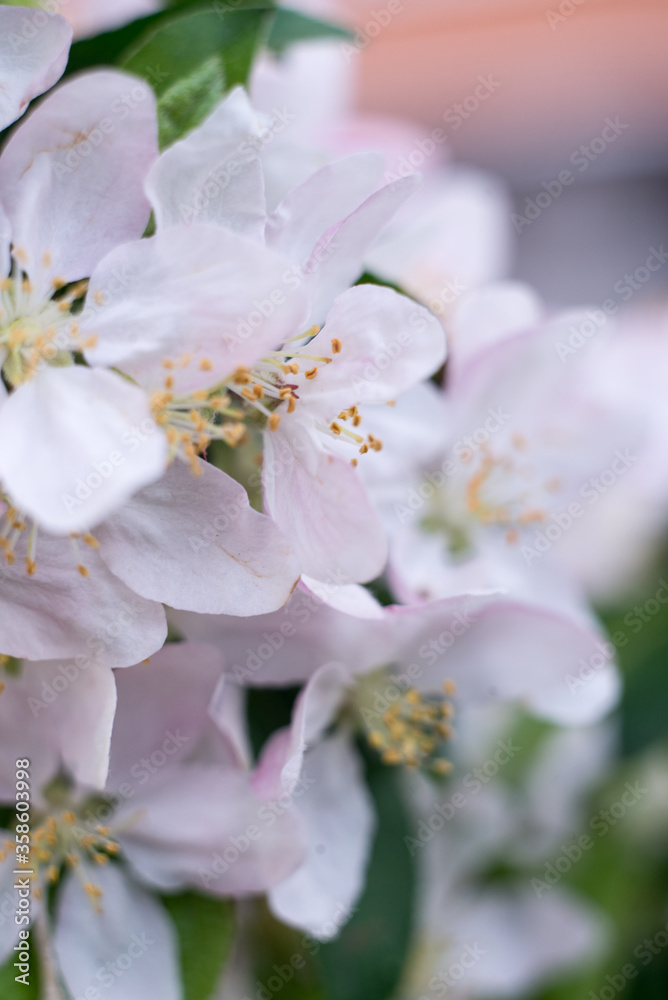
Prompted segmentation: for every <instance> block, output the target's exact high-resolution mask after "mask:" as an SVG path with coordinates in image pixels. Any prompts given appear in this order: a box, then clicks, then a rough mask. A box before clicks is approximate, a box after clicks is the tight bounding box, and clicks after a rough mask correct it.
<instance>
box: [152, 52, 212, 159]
mask: <svg viewBox="0 0 668 1000" xmlns="http://www.w3.org/2000/svg"><path fill="white" fill-rule="evenodd" d="M224 93H225V77H224V76H223V67H222V65H221V62H220V59H218V57H217V56H212V57H211V59H209V60H207V61H206V62H204V63H202V65H201V66H198V68H197V69H196V70H195V71H194V72H193V73H191V74H190V76H187V77H184V78H183V79H182V80H177V82H176V83H175V84H173V86H171V87H170V88H169V90H167V91H165V93H164V94H163V95H162V96H161V97H160V98H159V100H158V131H159V137H160V148H161V149H165V147H167V146H171V145H172V144H173V143H175V142H176V140H177V139H180V138H181V137H182V136H184V135H185V134H186V133H187V132H190V131H191V130H192V129H194V128H197V126H198V125H201V123H202V122H203V121H204V119H205V118H206V117H207V115H209V114H211V112H212V111H213V109H214V108H215V107H216V105H217V104H218V102H219V101H220V99H221V98H222V96H223V94H224Z"/></svg>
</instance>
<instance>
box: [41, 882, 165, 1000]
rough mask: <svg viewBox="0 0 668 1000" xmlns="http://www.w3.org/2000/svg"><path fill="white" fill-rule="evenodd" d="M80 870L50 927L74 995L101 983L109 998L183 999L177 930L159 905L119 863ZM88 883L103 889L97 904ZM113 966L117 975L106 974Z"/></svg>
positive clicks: (62, 895) (66, 888) (63, 894)
mask: <svg viewBox="0 0 668 1000" xmlns="http://www.w3.org/2000/svg"><path fill="white" fill-rule="evenodd" d="M80 874H81V875H82V876H83V877H82V878H77V877H76V876H75V875H74V874H72V875H70V876H69V877H68V878H67V880H66V882H65V884H64V885H63V886H62V888H61V891H60V894H59V897H58V903H57V908H56V920H55V931H54V944H55V949H56V954H57V956H58V962H59V965H60V969H61V971H62V973H63V977H64V979H65V983H66V984H67V987H68V989H69V991H70V992H71V994H72V996H73V997H83V996H85V995H86V993H87V992H88V995H89V996H90V995H91V994H90V990H91V988H92V989H97V992H98V993H99V988H98V987H99V986H100V985H101V984H102V985H103V986H104V995H105V997H107V998H108V1000H146V998H147V997H150V996H156V997H160V1000H182V997H183V992H182V989H181V985H180V979H181V971H180V968H179V960H178V942H177V939H176V931H175V930H174V926H173V924H172V922H171V920H170V918H169V916H168V915H167V911H166V910H165V908H164V907H163V906H162V904H161V903H160V902H158V900H156V899H155V898H154V897H153V896H151V895H150V894H149V893H148V892H145V891H144V890H143V889H141V888H140V887H139V886H138V885H136V884H135V883H134V882H133V881H132V880H131V879H130V878H129V876H128V875H127V874H126V872H125V871H124V870H123V868H121V867H120V866H118V865H107V866H106V867H105V868H102V867H98V868H95V870H94V871H93V870H92V869H90V868H86V869H85V870H84V871H83V872H81V873H80ZM86 881H90V882H92V883H93V884H94V885H97V886H98V888H100V889H101V890H102V896H101V898H100V905H99V907H98V908H94V907H93V905H92V902H91V899H90V897H89V896H88V895H87V893H86V892H85V890H84V886H83V883H84V882H86ZM119 959H120V962H121V964H120V965H118V964H117V963H118V962H119ZM112 967H113V968H114V969H115V970H116V971H117V973H120V974H118V975H117V974H116V973H114V974H113V975H112V974H110V973H109V971H108V970H109V969H110V968H112ZM100 970H103V973H104V974H103V977H102V978H101V977H100V975H99V973H100ZM105 970H107V971H105Z"/></svg>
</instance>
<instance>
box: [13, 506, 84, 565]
mask: <svg viewBox="0 0 668 1000" xmlns="http://www.w3.org/2000/svg"><path fill="white" fill-rule="evenodd" d="M38 533H39V529H38V527H37V525H36V524H35V523H34V522H33V523H32V524H31V523H30V522H29V519H28V518H26V517H24V516H23V515H22V514H21V512H20V511H19V510H17V509H16V507H14V506H13V505H12V503H11V501H10V500H9V498H8V497H6V496H3V494H2V493H0V553H1V554H2V556H3V557H4V560H5V562H6V563H7V565H8V566H13V565H14V564H15V562H16V555H17V550H20V551H22V552H24V553H25V555H23V558H24V559H25V567H26V572H27V574H28V576H35V575H36V573H37V539H38ZM69 537H70V545H71V546H72V552H73V558H74V565H75V566H76V569H77V572H78V573H79V574H80V575H81V576H83V577H87V576H89V571H88V567H87V566H86V565H85V557H83V558H82V555H81V548H80V545H79V541H80V540H81V541H83V542H84V544H85V545H87V546H88V547H89V548H91V549H96V548H97V547H98V541H97V539H96V538H95V537H94V536H93V535H91V534H90V532H85V533H84V534H83V535H80V534H76V533H74V534H71V535H70V536H69ZM63 541H64V540H63Z"/></svg>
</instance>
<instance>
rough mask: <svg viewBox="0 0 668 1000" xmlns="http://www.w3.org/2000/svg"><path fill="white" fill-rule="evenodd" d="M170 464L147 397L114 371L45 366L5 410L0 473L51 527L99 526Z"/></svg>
mask: <svg viewBox="0 0 668 1000" xmlns="http://www.w3.org/2000/svg"><path fill="white" fill-rule="evenodd" d="M166 464H167V441H166V439H165V437H164V435H163V434H162V433H160V431H159V430H158V428H157V426H156V424H155V422H154V421H153V418H152V416H151V410H150V407H149V401H148V397H147V396H146V394H145V393H144V392H143V391H142V390H141V389H139V388H137V387H136V386H133V385H132V384H131V383H129V382H128V381H126V380H125V379H123V378H121V376H120V375H116V374H115V373H113V372H108V371H102V370H95V369H91V368H85V367H84V366H82V365H72V366H70V367H68V368H56V367H46V368H44V369H43V370H42V371H40V372H38V373H37V375H35V377H34V378H32V379H31V380H30V381H28V382H26V383H25V384H24V385H22V386H19V388H18V389H17V390H16V391H15V392H13V393H12V394H11V395H10V396H9V398H8V399H7V401H6V402H5V403H4V405H3V406H2V408H0V478H2V481H3V484H4V486H5V488H6V489H7V491H8V492H9V494H10V495H11V497H12V500H13V502H14V503H15V505H16V506H17V507H18V508H19V509H20V510H22V511H24V512H25V513H27V514H28V515H30V517H32V518H34V519H35V521H36V522H37V523H38V524H39V525H41V526H43V527H44V528H46V530H47V531H53V532H56V533H66V532H72V531H81V530H87V529H89V528H92V527H94V525H96V524H98V523H99V522H100V521H101V520H102V519H103V518H105V517H106V516H107V515H108V514H110V513H111V512H112V511H113V510H115V509H116V508H117V507H120V506H121V504H122V503H124V501H125V500H127V499H128V497H130V496H132V494H133V493H135V492H136V491H137V490H138V489H141V487H142V486H145V485H146V484H147V483H150V482H152V481H153V480H155V479H158V478H159V477H160V476H161V475H162V473H163V471H164V469H165V466H166Z"/></svg>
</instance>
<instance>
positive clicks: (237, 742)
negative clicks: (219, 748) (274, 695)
mask: <svg viewBox="0 0 668 1000" xmlns="http://www.w3.org/2000/svg"><path fill="white" fill-rule="evenodd" d="M209 715H210V716H211V718H212V719H213V721H214V722H215V724H216V726H217V728H218V731H219V732H220V735H221V737H222V740H223V745H224V747H225V758H226V763H228V764H229V765H230V766H231V767H235V768H238V769H239V770H240V771H250V769H251V765H252V763H253V748H252V747H251V742H250V736H249V733H248V724H247V714H246V689H245V688H243V687H242V686H241V684H238V683H237V682H236V681H235V680H234V679H233V678H232V677H230V676H229V675H227V674H223V675H222V676H221V677H219V679H218V684H217V685H216V690H215V691H214V693H213V698H212V699H211V703H210V705H209Z"/></svg>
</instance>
